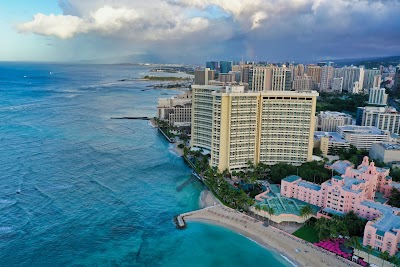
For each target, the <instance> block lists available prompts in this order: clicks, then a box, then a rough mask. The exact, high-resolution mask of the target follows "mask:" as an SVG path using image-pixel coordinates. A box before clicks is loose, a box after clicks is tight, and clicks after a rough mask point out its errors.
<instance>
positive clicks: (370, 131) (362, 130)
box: [337, 125, 385, 135]
mask: <svg viewBox="0 0 400 267" xmlns="http://www.w3.org/2000/svg"><path fill="white" fill-rule="evenodd" d="M337 129H340V130H341V131H343V132H346V133H353V134H365V135H384V134H385V133H384V132H383V131H381V130H379V129H378V128H376V127H374V126H357V125H345V126H337Z"/></svg>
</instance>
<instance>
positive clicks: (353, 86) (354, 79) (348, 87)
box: [333, 67, 364, 93]
mask: <svg viewBox="0 0 400 267" xmlns="http://www.w3.org/2000/svg"><path fill="white" fill-rule="evenodd" d="M333 75H334V78H341V77H342V78H343V91H345V92H349V93H360V92H362V88H363V83H364V69H363V68H358V67H344V68H336V69H335V70H334V74H333Z"/></svg>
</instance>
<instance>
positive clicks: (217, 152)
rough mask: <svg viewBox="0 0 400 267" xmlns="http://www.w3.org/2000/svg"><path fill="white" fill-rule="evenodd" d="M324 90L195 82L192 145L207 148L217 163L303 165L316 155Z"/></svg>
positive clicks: (221, 166)
mask: <svg viewBox="0 0 400 267" xmlns="http://www.w3.org/2000/svg"><path fill="white" fill-rule="evenodd" d="M317 96H318V93H317V92H315V91H309V92H294V91H289V92H288V91H264V92H245V91H244V87H243V86H226V87H222V86H201V85H193V86H192V99H193V102H192V139H191V146H192V147H200V148H203V149H207V150H209V151H210V154H211V162H210V164H211V165H212V166H216V167H218V169H219V170H220V171H223V170H225V169H228V170H230V171H232V170H238V169H243V168H246V167H247V162H248V161H249V160H250V161H252V162H253V163H259V162H263V163H265V164H269V165H272V164H275V163H278V162H288V163H292V164H297V165H299V164H302V163H304V162H306V161H310V160H311V159H312V149H313V135H314V128H315V108H316V99H317Z"/></svg>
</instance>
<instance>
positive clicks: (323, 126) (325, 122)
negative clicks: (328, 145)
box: [316, 111, 353, 132]
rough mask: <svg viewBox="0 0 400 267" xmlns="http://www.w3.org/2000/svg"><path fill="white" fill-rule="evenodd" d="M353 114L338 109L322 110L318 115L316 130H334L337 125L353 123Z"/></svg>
mask: <svg viewBox="0 0 400 267" xmlns="http://www.w3.org/2000/svg"><path fill="white" fill-rule="evenodd" d="M352 120H353V118H352V117H351V115H349V114H346V113H342V112H337V111H321V112H320V113H319V114H318V116H317V125H316V130H318V131H323V132H334V131H336V127H337V126H343V125H351V124H352Z"/></svg>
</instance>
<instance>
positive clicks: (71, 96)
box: [66, 94, 79, 98]
mask: <svg viewBox="0 0 400 267" xmlns="http://www.w3.org/2000/svg"><path fill="white" fill-rule="evenodd" d="M77 96H79V94H74V95H67V96H66V98H74V97H77Z"/></svg>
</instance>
